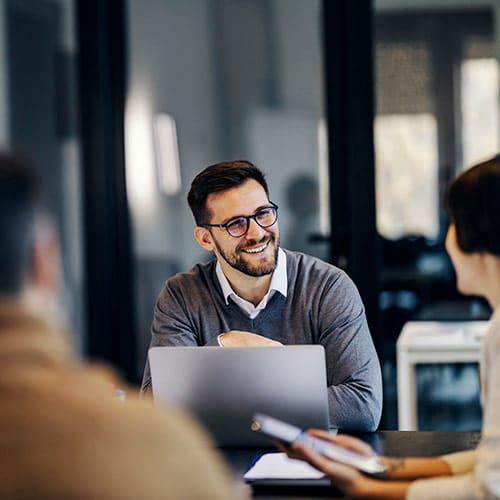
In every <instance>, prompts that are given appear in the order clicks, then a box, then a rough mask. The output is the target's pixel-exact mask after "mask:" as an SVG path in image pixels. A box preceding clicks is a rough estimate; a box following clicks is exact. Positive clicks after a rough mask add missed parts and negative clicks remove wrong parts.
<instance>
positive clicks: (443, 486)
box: [406, 472, 495, 500]
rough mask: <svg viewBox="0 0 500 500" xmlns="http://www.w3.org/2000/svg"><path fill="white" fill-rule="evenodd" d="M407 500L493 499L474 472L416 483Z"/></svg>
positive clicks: (408, 493)
mask: <svg viewBox="0 0 500 500" xmlns="http://www.w3.org/2000/svg"><path fill="white" fill-rule="evenodd" d="M406 498H407V500H428V499H431V498H432V500H479V499H493V498H495V497H493V496H490V495H488V494H487V492H486V491H485V490H484V489H483V488H482V486H481V484H480V483H479V481H478V479H477V476H476V475H475V474H474V472H469V473H467V474H460V475H457V476H446V477H436V478H432V479H419V480H418V481H414V482H413V483H412V484H411V485H410V488H409V489H408V492H407V494H406Z"/></svg>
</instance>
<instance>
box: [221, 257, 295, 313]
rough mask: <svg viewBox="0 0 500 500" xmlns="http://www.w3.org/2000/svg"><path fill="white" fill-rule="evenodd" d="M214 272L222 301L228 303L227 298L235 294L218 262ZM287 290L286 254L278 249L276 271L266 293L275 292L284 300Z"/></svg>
mask: <svg viewBox="0 0 500 500" xmlns="http://www.w3.org/2000/svg"><path fill="white" fill-rule="evenodd" d="M215 272H216V274H217V279H218V280H219V284H220V286H221V288H222V294H223V296H224V300H225V301H226V304H228V303H229V297H230V296H231V295H236V292H235V291H234V290H233V289H232V288H231V285H230V284H229V281H228V279H227V278H226V275H225V274H224V272H223V271H222V266H221V265H220V262H219V261H217V265H216V266H215ZM287 289H288V274H287V271H286V254H285V252H284V251H283V250H282V249H281V248H278V262H277V263H276V269H275V270H274V272H273V277H272V278H271V284H270V285H269V290H268V293H269V292H270V291H271V290H275V291H277V292H279V293H281V295H283V297H285V298H286V296H287Z"/></svg>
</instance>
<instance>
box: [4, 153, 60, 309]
mask: <svg viewBox="0 0 500 500" xmlns="http://www.w3.org/2000/svg"><path fill="white" fill-rule="evenodd" d="M41 194H42V193H41V182H40V179H39V178H38V175H37V173H36V169H35V166H34V164H33V163H32V162H31V161H30V160H28V159H27V158H25V157H23V156H20V155H15V154H12V153H9V152H4V151H0V235H1V236H0V237H1V239H2V241H1V243H0V297H2V298H10V299H19V300H23V301H25V302H26V303H27V304H28V305H30V306H33V307H36V308H45V307H46V306H47V305H48V304H49V303H52V302H53V301H54V298H55V295H56V292H57V289H58V286H59V279H60V267H59V264H60V263H59V247H58V242H57V239H56V237H55V234H54V232H53V230H52V226H51V224H50V221H49V219H48V217H47V216H43V215H42V214H41ZM49 309H50V307H49Z"/></svg>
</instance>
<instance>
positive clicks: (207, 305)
mask: <svg viewBox="0 0 500 500" xmlns="http://www.w3.org/2000/svg"><path fill="white" fill-rule="evenodd" d="M285 252H286V256H287V258H286V262H287V275H288V291H287V295H288V296H287V297H286V298H285V297H283V295H281V294H280V293H275V294H274V295H273V296H272V298H271V299H270V300H269V302H268V304H267V306H266V308H265V309H264V310H263V311H261V312H260V313H259V315H258V316H257V317H256V318H255V319H250V318H249V317H248V316H247V315H246V314H245V313H244V312H243V311H242V310H241V309H240V307H239V306H238V305H236V304H235V303H234V302H233V301H232V300H229V303H228V304H226V302H225V300H224V297H223V295H222V291H221V287H220V285H219V281H218V279H217V276H216V272H215V267H216V266H215V264H216V261H215V260H213V261H210V262H208V263H201V264H197V265H195V266H194V267H193V268H192V269H191V270H190V271H188V272H183V273H179V274H177V275H175V276H173V277H172V278H170V279H168V280H167V282H166V283H165V286H164V287H163V289H162V290H161V292H160V295H159V297H158V300H157V302H156V306H155V310H154V320H153V325H152V340H151V346H165V345H170V346H183V345H199V346H203V345H217V340H216V339H217V336H218V335H219V334H220V333H222V332H227V331H230V330H243V331H247V332H253V333H257V334H259V335H263V336H266V337H268V338H271V339H274V340H278V341H280V342H282V343H283V344H285V345H286V344H321V345H323V346H324V348H325V352H326V362H327V380H328V386H329V387H328V400H329V408H330V423H331V425H332V426H333V427H338V428H341V429H349V430H357V431H374V430H375V429H376V428H377V426H378V423H379V420H380V415H381V411H382V379H381V373H380V365H379V361H378V358H377V354H376V352H375V348H374V346H373V342H372V339H371V336H370V332H369V330H368V326H367V323H366V317H365V312H364V308H363V304H362V302H361V298H360V296H359V293H358V291H357V289H356V287H355V285H354V284H353V282H352V281H351V280H350V278H349V277H348V276H347V275H346V274H345V273H344V272H343V271H342V270H340V269H338V268H336V267H334V266H332V265H330V264H327V263H325V262H323V261H321V260H319V259H317V258H315V257H311V256H308V255H304V254H302V253H298V252H291V251H289V250H285ZM150 381H151V377H150V372H149V366H148V364H146V369H145V372H144V380H143V384H142V390H143V391H145V390H147V389H148V388H149V385H150Z"/></svg>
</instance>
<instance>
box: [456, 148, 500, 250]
mask: <svg viewBox="0 0 500 500" xmlns="http://www.w3.org/2000/svg"><path fill="white" fill-rule="evenodd" d="M446 209H447V211H448V215H449V217H450V220H451V222H452V223H453V224H454V225H455V227H456V232H457V242H458V246H459V247H460V249H461V250H462V251H464V252H466V253H473V252H488V253H491V254H493V255H497V256H500V216H499V214H500V156H495V157H494V158H491V159H490V160H487V161H484V162H482V163H479V164H478V165H475V166H473V167H471V168H470V169H468V170H466V171H465V172H463V173H462V174H460V175H459V176H458V177H457V178H456V179H455V180H454V181H453V183H452V184H451V185H450V187H449V189H448V191H447V194H446Z"/></svg>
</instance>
